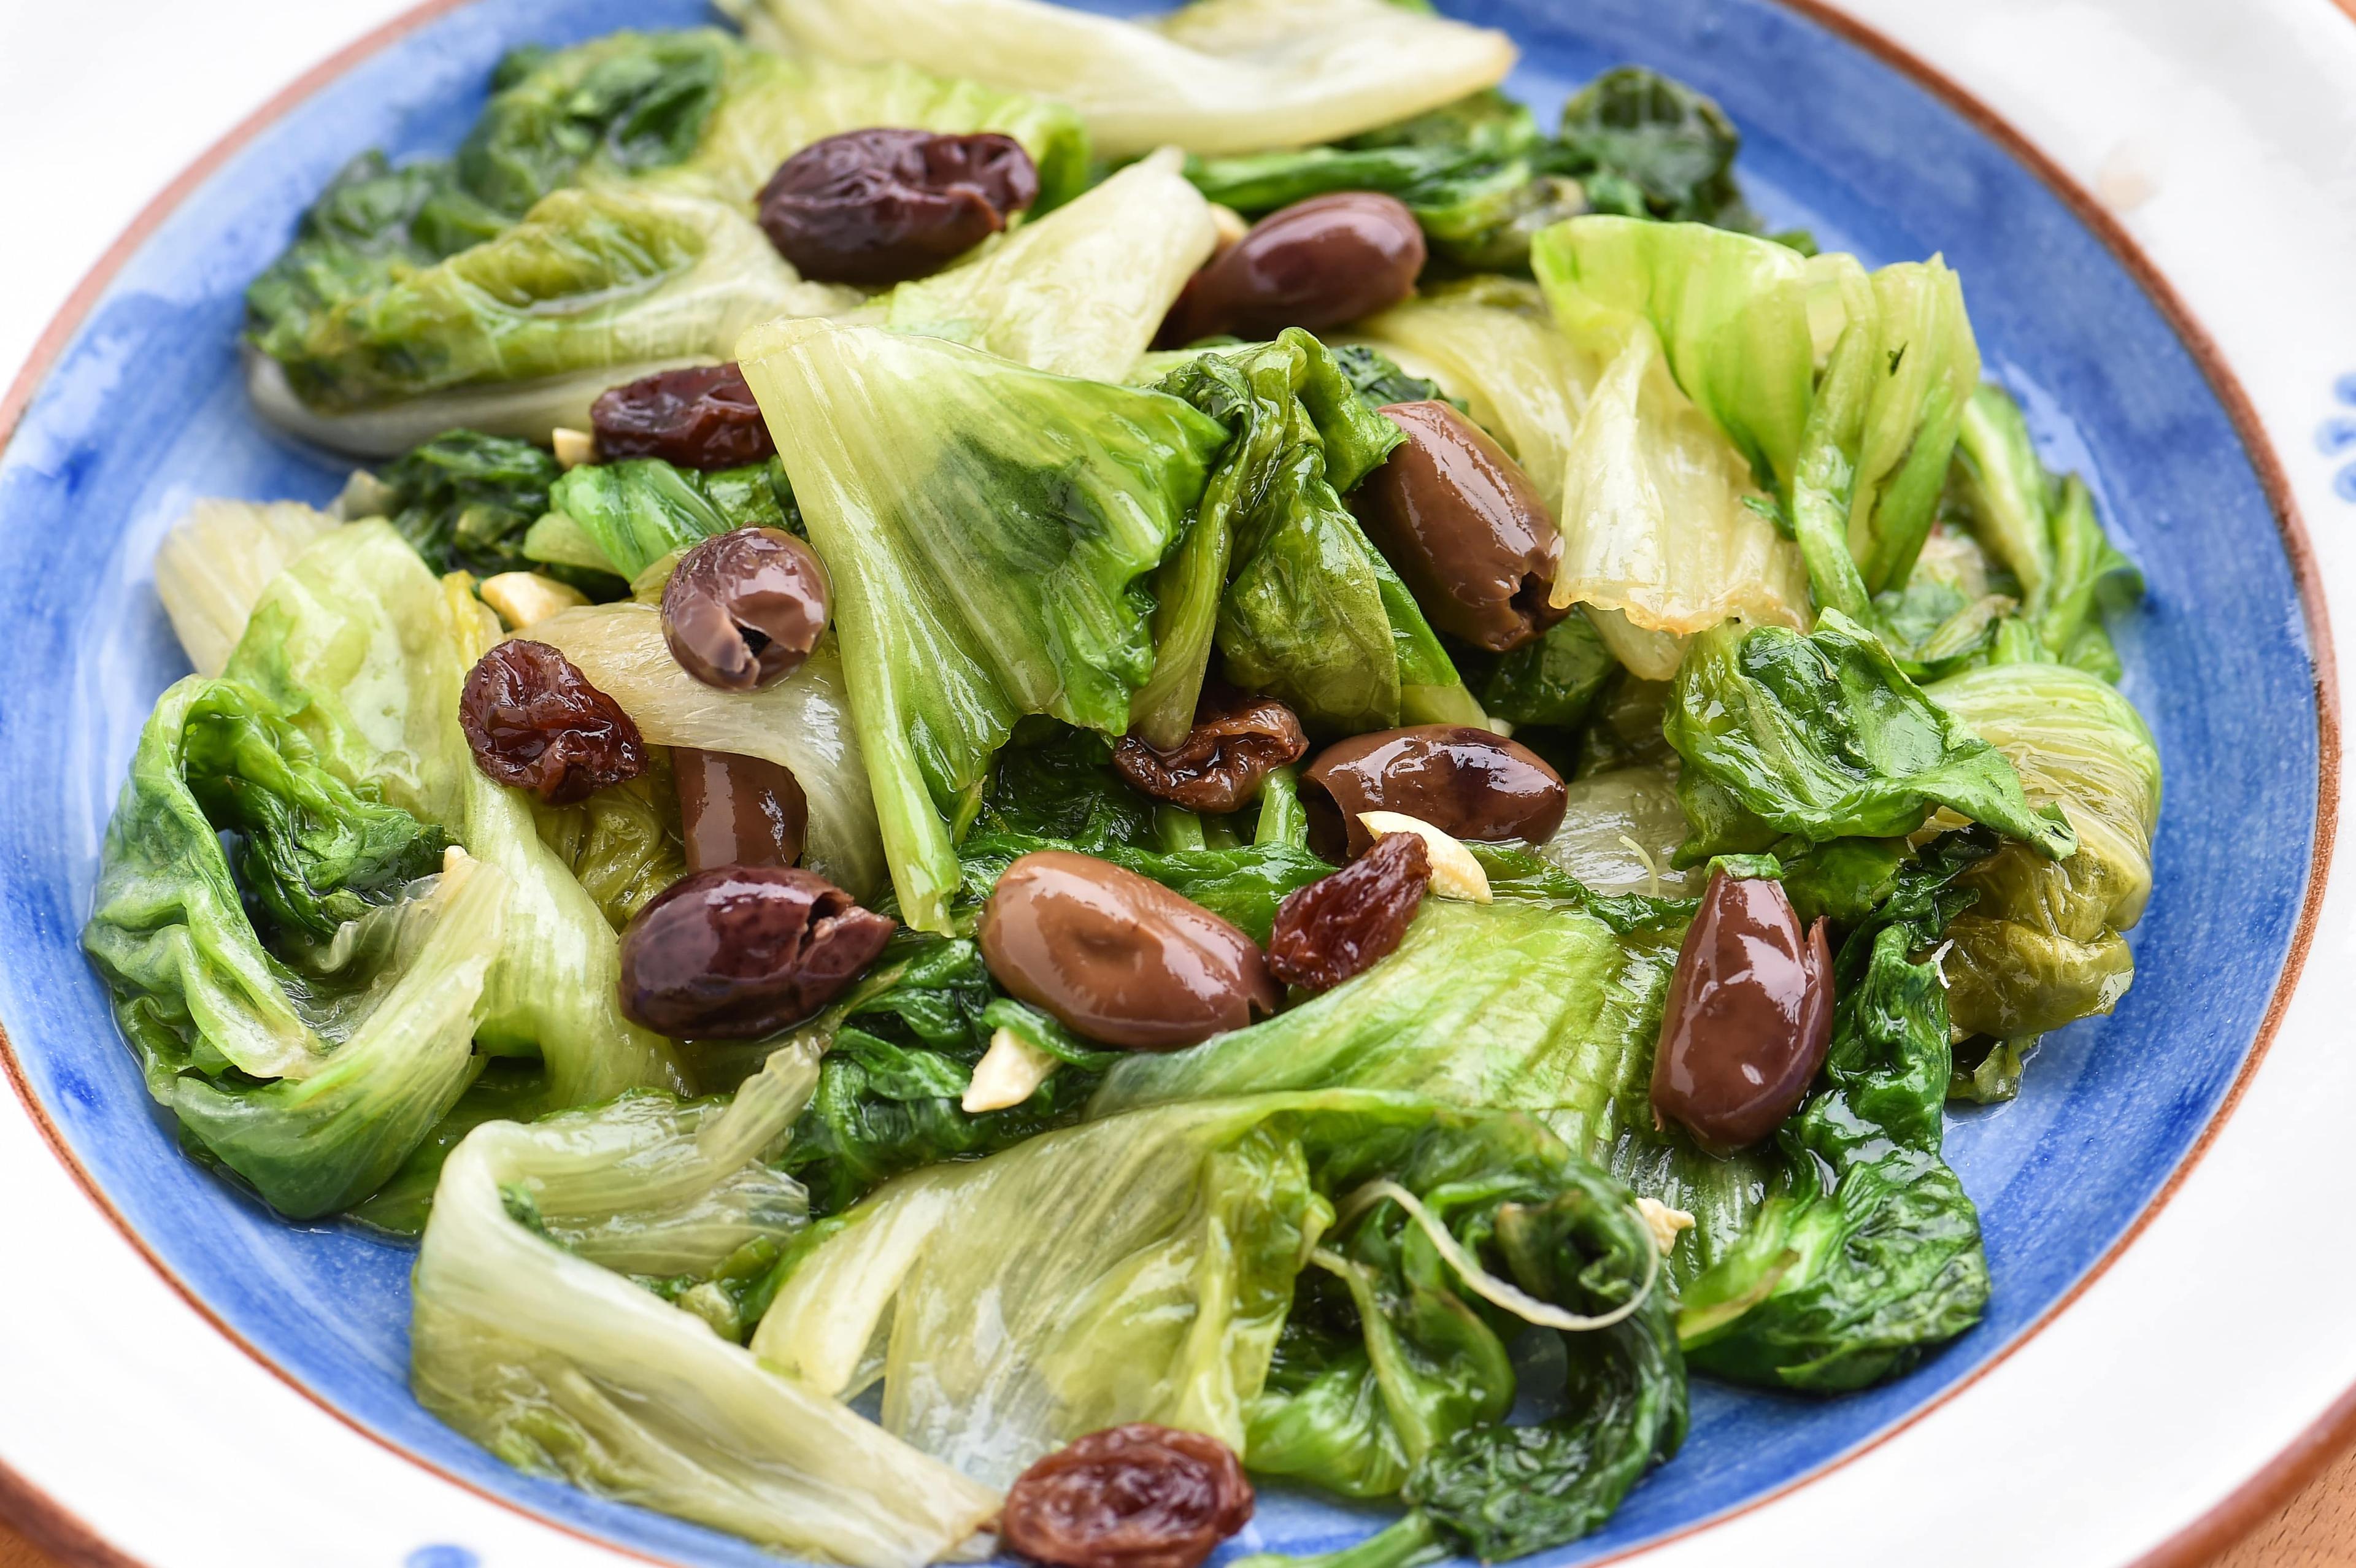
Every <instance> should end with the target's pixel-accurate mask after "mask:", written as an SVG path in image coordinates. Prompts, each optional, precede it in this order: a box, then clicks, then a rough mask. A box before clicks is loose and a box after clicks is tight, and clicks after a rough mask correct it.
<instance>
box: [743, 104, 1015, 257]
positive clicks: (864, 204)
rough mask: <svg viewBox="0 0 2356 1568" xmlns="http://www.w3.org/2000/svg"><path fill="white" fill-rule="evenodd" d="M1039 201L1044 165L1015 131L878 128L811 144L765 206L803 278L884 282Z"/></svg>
mask: <svg viewBox="0 0 2356 1568" xmlns="http://www.w3.org/2000/svg"><path fill="white" fill-rule="evenodd" d="M1038 199H1039V171H1038V169H1037V168H1036V167H1035V166H1033V164H1032V162H1031V155H1030V154H1029V153H1026V152H1024V151H1023V144H1022V143H1020V142H1018V141H1016V140H1015V139H1014V138H1013V137H1012V136H1001V135H1000V134H998V133H996V132H989V131H985V132H977V133H972V134H969V135H962V136H948V135H936V134H934V133H932V132H930V131H902V130H892V129H888V128H883V127H878V128H876V129H873V130H867V131H846V132H844V133H842V134H841V135H839V136H829V137H827V138H826V139H825V140H824V141H820V142H813V143H811V144H809V146H807V147H804V148H803V149H802V150H801V151H800V152H798V153H796V154H795V155H793V156H792V157H790V158H787V160H786V161H785V162H784V163H782V164H780V165H777V172H776V174H774V175H771V176H769V183H768V184H767V185H766V186H763V187H761V194H760V197H758V199H757V207H758V210H759V212H760V218H761V228H762V230H763V231H764V232H765V233H766V234H767V235H768V237H769V242H770V243H771V244H773V245H775V246H776V248H777V253H778V254H779V255H781V256H783V257H785V259H786V260H787V261H791V262H792V263H793V264H794V265H795V266H796V267H797V268H798V269H799V270H800V272H801V274H802V275H803V276H804V277H806V278H816V279H819V280H821V281H822V282H826V283H878V284H880V283H905V282H906V281H907V280H908V279H910V278H921V277H923V276H924V275H925V274H926V273H927V272H934V271H936V270H937V269H938V268H939V267H940V266H941V265H942V263H944V262H946V261H952V260H954V259H955V258H957V257H958V256H961V255H963V254H965V252H967V251H970V250H972V249H973V248H974V247H975V246H976V245H979V244H980V243H981V242H982V241H983V240H987V239H989V238H990V237H991V235H993V234H995V233H997V232H998V231H999V230H1000V229H1004V228H1005V227H1006V220H1007V219H1008V218H1009V217H1011V216H1012V215H1013V214H1014V213H1016V212H1019V211H1021V210H1023V208H1027V207H1029V206H1030V205H1031V204H1032V203H1033V202H1034V201H1036V200H1038Z"/></svg>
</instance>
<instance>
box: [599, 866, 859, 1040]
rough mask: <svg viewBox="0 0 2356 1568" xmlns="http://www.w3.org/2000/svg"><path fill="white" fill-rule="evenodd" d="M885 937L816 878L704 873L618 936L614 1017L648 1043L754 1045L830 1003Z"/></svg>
mask: <svg viewBox="0 0 2356 1568" xmlns="http://www.w3.org/2000/svg"><path fill="white" fill-rule="evenodd" d="M892 932H893V923H892V922H890V921H888V920H886V919H884V918H883V916H882V915H880V914H877V913H875V912H873V911H872V910H866V909H862V908H861V907H860V906H859V905H858V904H857V903H856V902H854V901H852V900H851V895H850V894H849V893H846V892H844V891H842V890H841V888H838V887H836V886H835V885H834V884H833V883H832V882H830V881H828V880H826V879H825V878H824V877H821V876H819V874H818V873H816V872H815V871H799V870H795V869H792V868H791V867H787V866H715V867H713V868H712V869H710V870H707V871H697V872H694V873H692V874H691V875H689V876H685V877H682V878H680V880H678V881H676V882H673V883H672V884H671V885H670V886H669V887H668V888H666V889H664V890H663V891H662V892H660V893H659V894H658V895H656V897H655V899H654V901H652V902H650V903H648V905H647V907H646V908H644V909H642V910H640V911H639V912H638V913H637V918H636V919H634V920H632V921H631V922H630V923H629V927H628V929H626V930H625V931H624V932H623V933H622V985H621V1000H622V1011H623V1012H624V1013H625V1014H626V1015H627V1016H628V1017H629V1018H630V1019H632V1020H633V1021H634V1022H637V1023H639V1024H643V1025H645V1026H646V1027H647V1028H648V1029H653V1030H654V1031H655V1032H656V1033H658V1034H667V1035H672V1036H675V1037H677V1038H680V1039H701V1040H755V1039H758V1038H759V1037H760V1036H762V1035H765V1034H774V1033H776V1031H777V1030H778V1029H783V1028H785V1027H786V1026H787V1024H790V1023H798V1022H799V1021H800V1020H801V1019H806V1018H808V1017H809V1016H810V1015H811V1014H812V1013H814V1012H816V1011H818V1010H819V1008H822V1007H824V1006H826V1004H827V1003H829V1002H830V1001H832V1000H833V999H834V998H835V997H836V996H838V995H839V994H841V990H842V988H843V987H845V986H848V985H850V984H851V981H853V980H855V979H857V978H858V977H859V974H860V972H861V971H862V970H863V969H865V968H866V967H867V965H870V964H872V963H873V962H874V961H875V955H877V954H878V953H881V952H883V944H884V943H885V942H887V941H889V940H890V939H891V935H892Z"/></svg>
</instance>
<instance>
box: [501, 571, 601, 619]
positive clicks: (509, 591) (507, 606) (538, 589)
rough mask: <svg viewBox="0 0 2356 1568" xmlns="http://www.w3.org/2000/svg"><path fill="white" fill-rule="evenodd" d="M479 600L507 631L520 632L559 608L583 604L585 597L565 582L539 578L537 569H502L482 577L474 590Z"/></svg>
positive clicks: (566, 608) (550, 578)
mask: <svg viewBox="0 0 2356 1568" xmlns="http://www.w3.org/2000/svg"><path fill="white" fill-rule="evenodd" d="M475 592H477V593H479V594H481V595H482V596H483V603H486V604H488V605H489V606H490V607H491V608H492V609H494V610H497V611H498V613H499V619H500V620H502V621H504V622H506V623H507V626H508V630H509V631H510V632H520V631H522V630H523V629H524V628H525V627H526V626H529V625H530V624H532V623H533V622H534V621H545V620H547V619H548V618H549V617H550V616H551V615H553V614H555V613H557V612H558V611H559V610H570V609H572V608H573V606H574V605H576V604H586V603H589V596H588V595H587V594H585V593H584V592H581V590H579V589H578V588H575V587H573V585H572V584H571V583H569V582H559V581H556V579H554V578H553V577H542V576H541V574H540V573H538V572H537V571H502V572H500V573H499V574H498V576H496V577H486V578H485V579H483V582H482V586H481V587H479V588H477V589H476V590H475Z"/></svg>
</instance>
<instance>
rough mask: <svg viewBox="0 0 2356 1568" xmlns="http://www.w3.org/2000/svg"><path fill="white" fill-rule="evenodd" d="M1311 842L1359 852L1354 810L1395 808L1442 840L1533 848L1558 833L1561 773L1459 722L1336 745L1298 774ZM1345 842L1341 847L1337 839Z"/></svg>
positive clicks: (1360, 833)
mask: <svg viewBox="0 0 2356 1568" xmlns="http://www.w3.org/2000/svg"><path fill="white" fill-rule="evenodd" d="M1301 784H1302V786H1303V788H1302V790H1301V801H1302V804H1303V805H1306V806H1307V807H1308V808H1309V812H1310V828H1311V832H1312V843H1313V845H1314V847H1316V848H1318V849H1319V851H1320V852H1321V853H1325V854H1327V856H1328V858H1329V859H1331V858H1333V852H1334V851H1344V852H1346V853H1347V854H1349V855H1350V856H1352V857H1353V858H1355V857H1356V856H1359V855H1363V854H1365V851H1366V848H1367V846H1368V845H1370V844H1372V843H1373V842H1374V836H1373V835H1372V834H1370V833H1368V832H1367V831H1366V829H1365V825H1364V824H1362V823H1361V822H1359V820H1358V814H1359V813H1360V812H1362V811H1397V812H1403V813H1405V814H1406V815H1407V816H1412V817H1416V818H1418V819H1419V820H1421V821H1424V822H1429V823H1430V824H1431V825H1432V826H1433V827H1437V828H1439V829H1440V831H1441V832H1442V833H1445V834H1447V835H1448V836H1449V837H1451V838H1474V839H1480V840H1483V841H1484V842H1494V841H1497V840H1500V839H1506V838H1520V839H1525V840H1527V841H1528V842H1530V843H1532V844H1543V843H1545V842H1546V841H1547V839H1548V838H1551V837H1554V830H1555V829H1556V828H1558V827H1561V826H1562V814H1563V808H1564V807H1565V806H1566V805H1568V804H1569V792H1568V791H1567V790H1565V789H1564V787H1563V782H1562V775H1561V774H1560V773H1556V772H1555V771H1554V769H1552V768H1551V767H1548V766H1547V763H1546V761H1545V759H1543V758H1541V757H1540V756H1539V755H1538V754H1537V752H1533V751H1531V750H1530V749H1529V748H1528V747H1527V746H1524V745H1520V744H1517V743H1516V742H1515V741H1508V740H1506V739H1505V737H1504V736H1502V735H1499V734H1496V733H1494V731H1488V730H1481V729H1476V728H1474V727H1472V725H1469V724H1419V725H1417V726H1415V727H1414V728H1413V729H1409V730H1385V731H1379V732H1377V733H1376V734H1372V735H1353V736H1351V737H1350V738H1349V739H1348V740H1346V741H1334V742H1333V744H1332V745H1330V746H1328V747H1326V748H1325V749H1324V750H1323V751H1322V752H1318V753H1317V760H1316V761H1315V762H1313V763H1310V764H1309V767H1308V770H1307V771H1306V772H1305V773H1302V774H1301ZM1339 840H1346V844H1344V843H1342V842H1338V841H1339Z"/></svg>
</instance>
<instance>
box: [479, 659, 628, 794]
mask: <svg viewBox="0 0 2356 1568" xmlns="http://www.w3.org/2000/svg"><path fill="white" fill-rule="evenodd" d="M458 725H459V728H461V729H463V730H464V731H466V744H467V745H468V746H469V747H471V748H472V749H473V751H474V753H475V765H476V766H477V767H478V768H480V769H482V770H483V775H484V776H485V777H486V778H488V779H492V780H494V781H496V782H497V783H499V784H512V785H514V786H515V787H516V788H518V789H528V790H530V791H531V792H532V793H533V794H534V795H538V796H540V798H541V799H542V800H544V801H546V802H547V803H548V804H549V805H572V804H573V802H574V801H578V800H586V799H587V798H588V797H589V796H590V795H593V794H594V793H595V792H596V791H598V790H601V789H604V788H605V786H606V785H607V784H625V783H626V782H628V781H629V780H631V779H634V778H637V776H638V775H639V774H640V773H644V772H646V767H647V748H646V742H645V741H643V740H642V739H640V738H639V735H638V727H637V724H635V723H633V722H632V721H631V719H630V716H629V715H628V714H626V713H625V712H623V711H622V705H621V704H620V703H618V702H616V701H615V700H614V699H612V698H610V697H608V696H606V695H605V693H604V692H602V691H600V690H598V689H597V688H595V687H594V686H592V685H590V684H589V677H587V676H585V675H583V674H582V673H581V672H580V670H579V669H577V668H575V667H573V661H572V660H571V659H568V658H566V657H565V656H563V655H562V654H561V653H559V652H557V651H556V650H555V649H554V648H552V647H550V646H549V645H547V644H546V643H535V642H530V641H527V640H524V639H522V638H518V639H516V640H514V641H512V642H505V643H501V644H499V645H498V646H497V647H494V648H493V649H492V650H491V651H490V652H489V653H487V654H485V655H484V656H482V657H481V658H480V659H479V660H477V662H476V665H475V667H474V668H473V669H471V670H469V671H467V672H466V688H465V689H464V690H463V691H461V692H460V693H459V694H458Z"/></svg>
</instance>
